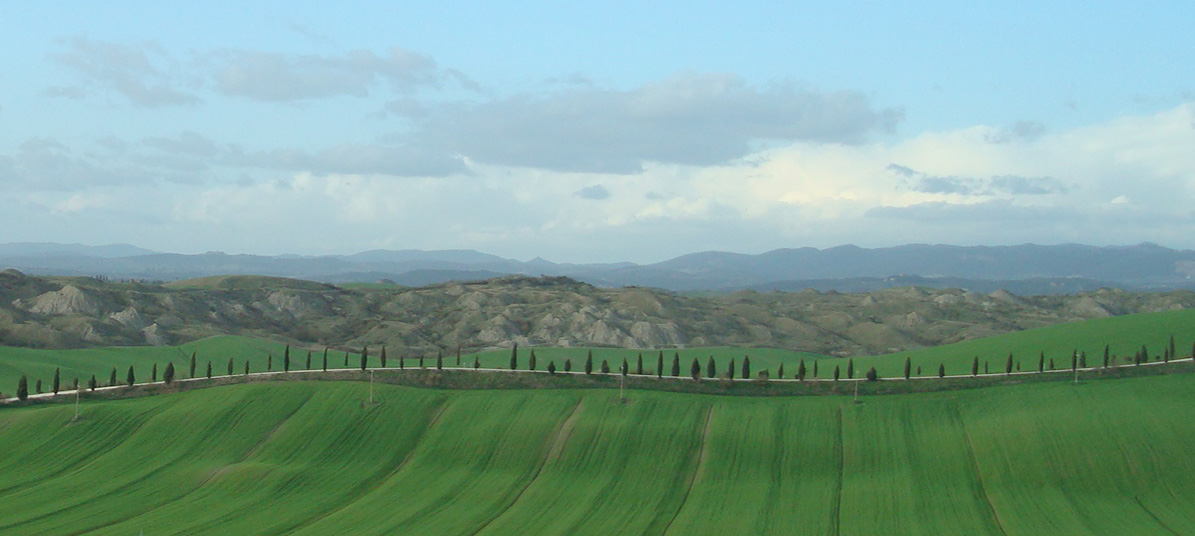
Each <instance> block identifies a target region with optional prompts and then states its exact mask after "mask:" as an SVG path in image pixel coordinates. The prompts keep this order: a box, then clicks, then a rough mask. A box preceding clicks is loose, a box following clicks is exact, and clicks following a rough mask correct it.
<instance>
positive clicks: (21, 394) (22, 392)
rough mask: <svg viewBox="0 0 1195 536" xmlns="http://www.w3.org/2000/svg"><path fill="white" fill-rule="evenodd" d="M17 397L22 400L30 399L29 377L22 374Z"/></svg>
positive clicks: (18, 383) (18, 382)
mask: <svg viewBox="0 0 1195 536" xmlns="http://www.w3.org/2000/svg"><path fill="white" fill-rule="evenodd" d="M17 398H18V399H21V400H28V399H29V378H26V377H25V376H24V375H22V376H21V379H19V380H17Z"/></svg>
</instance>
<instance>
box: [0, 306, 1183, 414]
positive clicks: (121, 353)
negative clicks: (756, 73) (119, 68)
mask: <svg viewBox="0 0 1195 536" xmlns="http://www.w3.org/2000/svg"><path fill="white" fill-rule="evenodd" d="M1171 336H1174V338H1175V344H1176V350H1177V355H1178V356H1180V357H1186V356H1190V350H1191V343H1192V340H1193V338H1195V310H1184V311H1169V312H1162V313H1148V314H1139V315H1126V316H1118V317H1111V318H1102V319H1095V320H1086V321H1082V322H1072V323H1068V324H1059V325H1055V326H1048V327H1044V328H1039V329H1033V330H1026V331H1020V332H1015V333H1008V334H1005V335H999V336H995V337H988V338H984V339H977V340H973V341H966V342H961V343H956V344H950V345H945V346H939V347H935V348H927V349H922V350H915V351H910V352H899V353H893V354H886V355H879V356H866V357H857V358H854V362H855V376H856V377H862V375H863V373H864V372H865V371H866V370H867V369H868V368H870V367H875V368H876V370H877V371H878V372H879V374H880V376H882V377H888V378H892V377H898V376H901V375H903V369H904V362H905V359H906V358H911V360H912V365H913V371H912V374H913V375H914V376H917V375H918V373H917V370H916V369H917V367H921V373H920V376H936V375H937V372H938V365H939V364H942V365H944V366H945V369H946V374H948V375H962V374H969V373H970V370H971V363H972V361H973V360H974V359H975V358H976V357H978V358H979V359H980V363H981V365H980V371H981V372H982V371H983V364H984V363H986V364H987V365H989V369H990V371H991V372H993V373H1000V372H1003V371H1004V366H1005V362H1006V360H1007V357H1008V355H1009V354H1010V353H1011V354H1013V357H1014V361H1016V362H1018V363H1019V364H1020V365H1021V370H1026V371H1029V370H1036V369H1037V362H1038V356H1039V354H1041V353H1044V354H1045V355H1046V358H1047V360H1049V359H1054V361H1055V365H1056V367H1057V368H1058V369H1066V368H1069V367H1070V355H1071V352H1072V351H1075V350H1078V351H1082V352H1086V353H1087V355H1088V365H1090V366H1099V365H1102V362H1103V350H1104V345H1108V346H1109V348H1110V351H1111V353H1112V354H1113V355H1115V356H1119V357H1118V358H1117V361H1116V363H1117V364H1122V365H1123V364H1126V363H1128V359H1129V358H1130V357H1131V356H1132V354H1133V353H1135V352H1136V351H1137V350H1138V349H1140V348H1141V346H1142V345H1145V346H1146V347H1147V348H1148V349H1149V350H1150V354H1151V356H1152V357H1151V359H1154V360H1156V359H1158V356H1159V355H1160V354H1161V353H1162V351H1163V348H1165V347H1166V346H1167V345H1168V343H1169V340H1170V337H1171ZM283 348H284V345H282V344H280V343H277V342H272V341H265V340H261V339H253V338H248V337H234V336H221V337H211V338H208V339H203V340H199V341H195V342H192V343H187V344H184V345H181V346H171V347H123V348H94V349H82V350H34V349H26V348H13V347H0V394H5V395H7V396H11V394H12V393H13V392H14V391H15V389H16V382H17V378H19V377H20V376H21V375H22V374H25V375H28V377H29V379H30V389H31V391H32V390H33V389H34V385H35V382H36V380H38V379H41V380H42V381H43V384H44V388H45V389H46V390H48V389H49V385H50V380H51V378H52V377H53V375H54V370H55V368H61V370H62V373H61V374H62V376H61V377H62V382H63V385H64V389H65V388H66V387H65V386H69V385H71V384H72V382H73V380H74V379H75V378H78V379H79V381H80V383H81V384H86V382H87V380H88V379H89V378H90V377H91V375H92V374H94V375H96V377H97V378H98V379H99V381H100V383H101V384H103V383H106V382H107V380H108V378H109V375H110V374H111V371H112V368H113V367H115V368H116V369H117V378H118V380H120V381H123V380H124V378H125V374H126V372H127V370H128V367H129V366H130V365H131V366H133V367H134V368H135V370H136V373H137V377H138V381H145V380H147V379H148V378H149V372H150V369H151V367H152V366H153V365H154V364H157V365H158V367H159V370H163V369H164V367H165V366H166V363H167V362H174V364H175V367H176V369H177V370H179V371H180V373H181V374H180V377H186V376H187V374H186V371H187V368H188V367H189V361H190V355H191V354H192V353H195V354H196V356H197V361H198V370H197V374H198V375H203V374H204V373H205V371H206V364H207V362H208V361H212V363H213V371H214V374H217V375H219V374H223V373H225V372H226V371H227V364H228V360H229V359H232V360H233V361H234V372H236V373H241V372H243V370H244V362H245V361H246V360H248V361H249V362H250V368H251V370H252V371H253V372H260V371H264V370H266V361H267V356H270V355H272V356H273V370H280V369H281V368H282V352H283ZM531 350H532V349H531V348H526V347H523V348H520V349H519V358H518V363H519V364H518V366H519V369H526V368H527V366H528V364H529V363H528V361H529V360H528V357H529V355H530V352H531ZM379 351H380V348H374V349H373V350H372V354H373V355H372V356H371V359H370V366H377V365H378V364H379V363H378V360H377V357H378V356H377V352H379ZM534 351H535V353H536V358H537V368H538V369H539V370H545V369H547V366H548V363H549V362H554V363H555V364H556V367H557V368H558V370H563V369H564V364H565V361H566V360H569V361H571V363H572V370H574V371H580V370H583V367H584V362H585V358H586V355H587V354H588V353H589V352H592V353H593V359H594V364H593V367H594V370H595V371H597V370H599V368H600V366H601V362H602V361H603V360H605V361H607V363H608V364H609V366H610V369H611V371H613V372H617V371H618V370H619V367H620V366H621V365H622V361H623V360H624V359H626V360H627V363H628V365H629V367H630V371H631V373H634V372H636V370H637V368H638V360H639V356H640V355H642V356H643V364H644V366H643V369H644V373H646V374H652V375H654V374H655V372H656V363H657V362H658V359H659V355H660V353H661V352H662V353H663V356H664V373H665V375H668V374H670V373H671V368H672V359H673V357H674V356H677V355H679V356H680V375H681V376H683V377H688V376H689V367H690V365H691V363H692V361H693V359H697V360H698V362H699V364H700V365H701V367H702V370H703V373H702V376H703V377H704V376H706V372H705V371H706V366H707V364H708V362H709V358H710V357H713V358H714V361H715V363H716V368H717V373H718V374H720V375H721V374H725V373H726V371H727V369H728V368H729V366H730V364H731V360H734V363H735V372H736V375H741V372H742V370H741V369H742V362H743V358H744V357H750V360H751V370H752V372H753V374H754V373H758V372H759V371H762V370H767V371H769V372H770V373H771V374H772V375H773V377H775V375H776V374H777V373H778V372H779V369H780V366H781V365H782V364H783V365H784V367H785V369H784V375H785V377H787V378H792V377H794V376H795V375H796V373H797V365H798V363H799V362H800V361H802V360H804V361H805V362H806V367H807V375H808V377H810V378H812V377H814V374H813V372H814V363H815V362H816V363H817V364H818V367H817V376H816V377H818V378H821V379H829V378H832V377H833V375H834V368H835V367H836V366H837V367H839V368H840V372H841V374H842V376H843V377H845V376H846V369H847V363H848V359H847V358H832V357H828V356H824V355H819V354H812V353H807V352H797V351H792V350H782V349H775V348H725V347H720V348H684V349H663V350H660V349H622V348H593V349H588V348H534ZM306 352H307V350H306V349H300V348H294V349H292V353H291V356H292V369H296V370H297V369H301V368H305V366H306ZM397 353H399V352H393V353H392V356H393V355H394V354H397ZM329 355H330V357H329V368H341V367H343V366H345V363H344V355H345V353H344V352H342V351H333V352H331V353H330V354H329ZM443 360H444V361H443V363H444V366H445V367H448V368H451V367H455V366H456V364H457V358H456V354H455V353H450V354H448V355H445V356H444V358H443ZM475 360H476V361H478V362H479V364H480V365H481V366H482V367H483V368H500V369H508V368H510V350H509V349H501V350H488V351H484V352H478V353H473V354H465V355H463V356H461V360H460V363H461V366H462V367H464V368H472V366H473V363H474V361H475ZM388 364H389V366H390V367H392V368H393V367H397V366H398V362H397V359H395V358H394V357H391V359H390V361H389V362H388ZM405 364H406V366H408V367H417V366H419V361H418V360H417V359H411V358H408V359H407V360H406V361H405ZM321 365H322V350H316V351H315V354H314V356H313V360H312V366H313V367H314V368H320V367H321ZM423 365H424V366H425V367H427V368H432V367H435V365H436V359H435V357H434V356H427V357H426V358H425V359H424V360H423ZM348 366H349V367H358V366H360V358H359V354H356V353H353V354H351V356H350V359H349V361H348Z"/></svg>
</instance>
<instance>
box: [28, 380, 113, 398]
mask: <svg viewBox="0 0 1195 536" xmlns="http://www.w3.org/2000/svg"><path fill="white" fill-rule="evenodd" d="M112 385H116V382H113V383H112ZM33 390H34V391H36V392H37V394H39V395H40V394H41V380H37V384H36V385H34V386H33Z"/></svg>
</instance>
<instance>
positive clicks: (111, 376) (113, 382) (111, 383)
mask: <svg viewBox="0 0 1195 536" xmlns="http://www.w3.org/2000/svg"><path fill="white" fill-rule="evenodd" d="M37 383H38V386H37V392H39V393H40V392H41V380H38V381H37ZM108 385H109V386H114V385H116V367H112V373H111V374H109V375H108Z"/></svg>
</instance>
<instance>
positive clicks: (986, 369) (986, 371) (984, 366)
mask: <svg viewBox="0 0 1195 536" xmlns="http://www.w3.org/2000/svg"><path fill="white" fill-rule="evenodd" d="M983 373H984V374H991V372H989V371H988V362H987V360H984V362H983Z"/></svg>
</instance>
